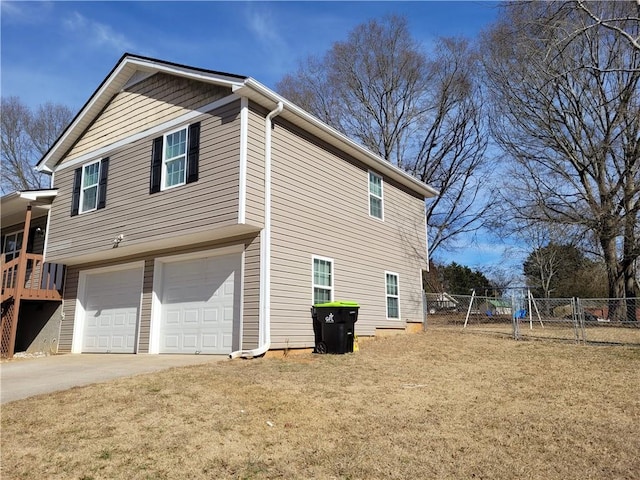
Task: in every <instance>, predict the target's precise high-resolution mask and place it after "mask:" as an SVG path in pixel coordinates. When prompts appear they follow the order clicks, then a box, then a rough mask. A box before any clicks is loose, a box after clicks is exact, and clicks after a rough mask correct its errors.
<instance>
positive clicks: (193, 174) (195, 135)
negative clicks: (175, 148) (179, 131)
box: [187, 122, 200, 183]
mask: <svg viewBox="0 0 640 480" xmlns="http://www.w3.org/2000/svg"><path fill="white" fill-rule="evenodd" d="M199 157H200V122H198V123H194V124H193V125H191V126H189V150H188V152H187V183H193V182H197V181H198V160H199Z"/></svg>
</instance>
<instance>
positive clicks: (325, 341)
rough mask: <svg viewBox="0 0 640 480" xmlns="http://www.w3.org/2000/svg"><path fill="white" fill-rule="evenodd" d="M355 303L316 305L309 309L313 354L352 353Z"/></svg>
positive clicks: (356, 312)
mask: <svg viewBox="0 0 640 480" xmlns="http://www.w3.org/2000/svg"><path fill="white" fill-rule="evenodd" d="M359 308H360V305H358V304H357V303H356V302H344V301H342V302H330V303H317V304H315V305H314V306H313V307H311V317H312V318H313V334H314V336H315V343H316V345H315V349H314V352H315V353H350V352H353V336H354V335H355V333H354V330H355V325H354V324H355V323H356V322H357V321H358V309H359Z"/></svg>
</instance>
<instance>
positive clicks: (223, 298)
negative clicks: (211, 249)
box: [160, 254, 240, 354]
mask: <svg viewBox="0 0 640 480" xmlns="http://www.w3.org/2000/svg"><path fill="white" fill-rule="evenodd" d="M239 272H240V255H237V254H234V255H224V256H216V257H211V258H200V259H197V260H189V261H183V262H173V263H165V264H164V265H163V272H162V279H163V291H162V307H161V308H162V313H161V323H160V353H210V354H227V353H230V352H231V349H232V340H233V325H234V318H237V316H238V315H239V311H240V310H239V303H240V298H239V295H237V294H236V290H237V289H238V288H239V285H240V279H239Z"/></svg>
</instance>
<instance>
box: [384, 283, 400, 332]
mask: <svg viewBox="0 0 640 480" xmlns="http://www.w3.org/2000/svg"><path fill="white" fill-rule="evenodd" d="M385 277H386V281H385V283H386V289H387V292H386V297H387V318H389V319H394V320H396V319H399V318H400V287H399V282H398V274H397V273H391V272H385Z"/></svg>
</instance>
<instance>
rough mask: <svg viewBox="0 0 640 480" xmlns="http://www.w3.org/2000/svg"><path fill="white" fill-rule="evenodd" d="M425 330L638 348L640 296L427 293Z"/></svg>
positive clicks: (518, 292)
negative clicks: (426, 328) (437, 328)
mask: <svg viewBox="0 0 640 480" xmlns="http://www.w3.org/2000/svg"><path fill="white" fill-rule="evenodd" d="M425 301H426V307H427V308H426V311H427V327H431V326H433V327H436V326H440V327H454V328H455V327H458V328H462V329H464V330H465V331H472V332H478V333H492V334H497V335H504V336H509V337H512V338H515V339H516V340H524V339H550V340H560V341H569V342H574V343H585V344H587V343H588V344H619V345H634V346H640V298H622V299H618V298H603V299H594V298H589V299H583V298H534V297H533V296H532V295H531V294H530V293H529V292H528V291H527V290H523V291H516V292H514V293H512V294H510V295H508V296H502V297H499V298H496V297H489V296H484V297H483V296H477V295H450V294H447V293H427V294H426V298H425Z"/></svg>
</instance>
